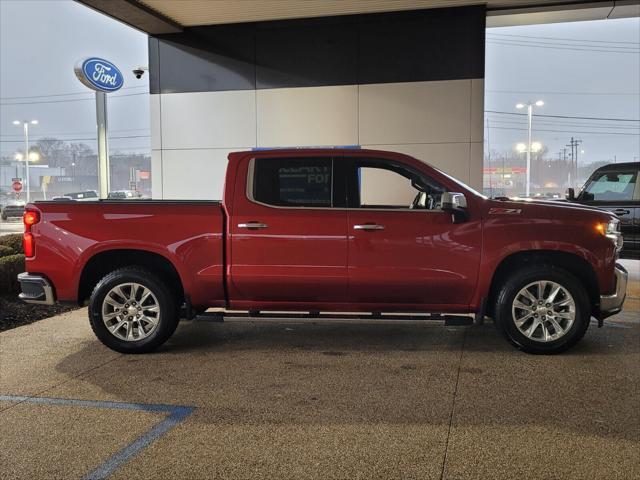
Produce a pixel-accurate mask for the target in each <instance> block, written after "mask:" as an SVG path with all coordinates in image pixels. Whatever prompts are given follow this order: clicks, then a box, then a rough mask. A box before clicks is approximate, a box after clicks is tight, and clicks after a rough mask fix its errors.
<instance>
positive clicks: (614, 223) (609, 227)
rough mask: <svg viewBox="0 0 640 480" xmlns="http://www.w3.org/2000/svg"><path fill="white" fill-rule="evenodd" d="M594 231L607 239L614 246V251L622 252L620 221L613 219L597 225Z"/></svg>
mask: <svg viewBox="0 0 640 480" xmlns="http://www.w3.org/2000/svg"><path fill="white" fill-rule="evenodd" d="M596 230H597V231H598V232H600V233H601V234H602V235H604V236H605V237H607V238H609V239H610V240H611V241H612V242H613V243H614V244H615V246H616V250H617V251H620V250H622V234H621V233H620V220H618V219H617V218H614V219H612V220H610V221H609V223H604V222H603V223H598V224H597V225H596Z"/></svg>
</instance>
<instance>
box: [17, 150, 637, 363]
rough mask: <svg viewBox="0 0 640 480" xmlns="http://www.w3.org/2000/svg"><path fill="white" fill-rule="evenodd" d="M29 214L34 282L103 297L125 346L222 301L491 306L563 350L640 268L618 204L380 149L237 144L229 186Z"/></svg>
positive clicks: (543, 348) (40, 287)
mask: <svg viewBox="0 0 640 480" xmlns="http://www.w3.org/2000/svg"><path fill="white" fill-rule="evenodd" d="M24 223H25V233H24V246H25V252H26V257H27V259H26V269H27V272H25V273H23V274H21V275H20V276H19V281H20V283H21V287H22V293H21V298H22V299H23V300H25V301H26V302H30V303H45V304H51V303H53V302H55V301H71V302H77V303H78V304H84V303H85V302H88V305H89V321H90V322H91V326H92V328H93V330H94V332H95V334H96V335H97V337H98V338H99V339H100V340H101V341H102V342H103V343H104V344H105V345H107V346H108V347H110V348H112V349H114V350H117V351H119V352H127V353H139V352H147V351H151V350H153V349H155V348H156V347H158V346H159V345H161V344H162V343H163V342H165V341H166V340H167V339H168V338H169V337H170V336H171V335H172V333H173V332H174V330H175V328H176V326H177V324H178V320H179V318H180V316H181V313H183V314H184V316H186V317H187V318H192V317H193V316H195V315H196V314H198V313H200V312H203V311H204V310H206V309H209V308H216V309H218V312H222V313H224V312H227V311H229V310H233V311H236V310H242V311H248V312H249V314H252V315H255V314H268V313H267V312H306V313H307V314H311V315H316V316H317V315H325V314H330V313H332V312H370V313H371V314H372V315H374V316H384V315H386V314H388V313H389V312H394V313H404V314H408V313H412V314H413V315H423V316H426V317H427V318H445V319H451V318H461V317H462V318H465V317H466V319H467V320H468V321H469V322H472V321H475V322H481V321H482V320H483V319H484V318H485V316H488V317H492V318H493V320H494V323H495V324H496V325H497V327H498V329H499V330H500V331H501V332H502V333H503V334H504V336H505V337H506V338H507V339H508V340H509V341H510V342H511V343H512V344H513V345H515V346H516V347H517V348H519V349H521V350H525V351H527V352H531V353H555V352H559V351H562V350H565V349H567V348H569V347H570V346H572V345H574V344H575V343H576V342H578V341H579V340H580V339H581V338H582V337H583V335H584V334H585V332H586V330H587V327H588V326H589V323H590V318H591V317H592V316H593V317H595V318H597V319H598V320H599V321H600V324H601V323H602V320H603V319H604V318H606V317H607V316H609V315H613V314H615V313H617V312H619V311H620V309H621V307H622V303H623V301H624V297H625V293H626V284H627V272H626V271H625V270H624V268H623V267H622V266H621V265H619V264H617V263H616V259H617V256H618V252H619V250H620V248H621V245H622V238H621V236H620V230H619V221H618V219H617V218H616V217H615V216H614V215H612V214H611V213H608V212H606V211H602V210H598V209H595V208H591V207H585V206H580V205H571V204H556V203H552V202H533V201H532V202H528V201H519V202H515V201H508V200H506V199H497V200H490V199H487V198H486V197H484V196H482V195H481V194H479V193H477V192H475V191H474V190H472V189H471V188H469V187H468V186H466V185H464V184H462V183H460V182H459V181H457V180H455V179H453V178H452V177H450V176H448V175H446V174H445V173H443V172H441V171H439V170H437V169H436V168H433V167H431V166H429V165H428V164H425V163H423V162H421V161H419V160H416V159H415V158H412V157H409V156H407V155H402V154H399V153H393V152H383V151H374V150H357V149H287V150H269V151H248V152H239V153H232V154H231V155H229V164H228V167H227V174H226V181H225V188H224V198H223V200H222V202H218V201H155V200H148V201H147V200H135V201H126V200H125V201H119V200H103V201H98V202H74V201H73V200H69V201H56V202H36V203H35V204H29V205H28V206H27V208H26V212H25V215H24ZM456 316H457V317H456Z"/></svg>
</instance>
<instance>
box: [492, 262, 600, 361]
mask: <svg viewBox="0 0 640 480" xmlns="http://www.w3.org/2000/svg"><path fill="white" fill-rule="evenodd" d="M540 280H549V281H552V282H555V283H557V284H559V285H561V286H562V287H563V288H565V289H566V290H567V291H568V292H569V293H570V294H571V296H572V297H573V300H574V302H575V319H574V321H573V324H572V325H571V327H570V328H569V329H568V330H567V331H566V333H565V334H564V335H563V336H562V337H560V338H558V339H557V340H553V341H549V342H541V341H537V340H533V339H531V338H528V337H527V336H526V335H524V334H523V333H522V332H520V330H519V329H518V327H517V326H516V323H515V321H514V318H513V314H512V305H513V301H514V299H515V297H516V295H517V294H518V292H519V291H520V290H521V289H523V288H524V287H525V286H527V285H529V284H530V283H533V282H536V281H540ZM590 321H591V303H590V301H589V296H588V294H587V291H586V290H585V288H584V286H583V284H582V283H581V282H580V281H579V280H578V279H577V278H576V277H575V276H574V275H572V274H571V273H569V272H567V271H566V270H564V269H562V268H559V267H555V266H553V265H538V266H529V267H525V268H523V269H520V270H518V271H516V272H515V273H513V274H512V275H511V276H510V277H508V278H507V279H506V280H505V281H504V283H503V285H502V286H501V287H500V290H499V291H498V295H497V298H496V305H495V318H494V322H495V324H496V327H497V328H498V330H499V331H500V332H501V333H502V334H503V335H504V336H505V338H506V339H507V340H508V341H509V342H510V343H511V344H512V345H514V346H515V347H516V348H517V349H519V350H522V351H524V352H527V353H533V354H542V355H550V354H556V353H561V352H564V351H566V350H568V349H569V348H571V347H573V346H574V345H575V344H576V343H578V342H579V341H580V340H581V339H582V337H584V335H585V333H586V332H587V328H589V323H590Z"/></svg>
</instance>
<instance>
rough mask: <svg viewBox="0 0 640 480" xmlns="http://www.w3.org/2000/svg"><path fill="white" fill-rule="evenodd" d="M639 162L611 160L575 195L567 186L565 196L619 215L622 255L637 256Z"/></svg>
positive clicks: (639, 253)
mask: <svg viewBox="0 0 640 480" xmlns="http://www.w3.org/2000/svg"><path fill="white" fill-rule="evenodd" d="M639 171H640V162H629V163H612V164H609V165H605V166H604V167H600V168H598V169H597V170H596V171H595V172H593V173H592V174H591V176H590V177H589V179H588V180H587V182H586V183H585V184H584V187H582V190H580V192H579V193H578V195H575V194H574V192H573V189H572V188H570V189H568V190H567V200H569V201H570V202H574V203H581V204H583V205H592V206H594V207H600V208H603V209H605V210H609V211H610V212H612V213H614V214H615V215H617V216H618V218H619V219H620V224H621V227H622V235H623V237H624V247H623V248H622V253H621V256H622V257H627V258H640V185H638V176H639V175H638V172H639Z"/></svg>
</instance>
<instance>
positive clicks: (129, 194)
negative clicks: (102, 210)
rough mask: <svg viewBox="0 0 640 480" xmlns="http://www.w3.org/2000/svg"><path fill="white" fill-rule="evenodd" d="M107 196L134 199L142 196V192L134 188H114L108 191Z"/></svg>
mask: <svg viewBox="0 0 640 480" xmlns="http://www.w3.org/2000/svg"><path fill="white" fill-rule="evenodd" d="M108 198H109V199H110V200H134V199H136V198H142V194H141V193H140V192H138V191H136V190H116V191H113V192H109V195H108Z"/></svg>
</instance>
